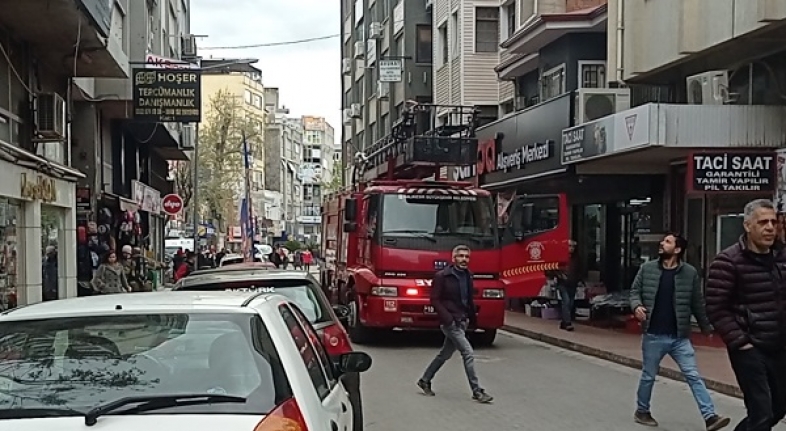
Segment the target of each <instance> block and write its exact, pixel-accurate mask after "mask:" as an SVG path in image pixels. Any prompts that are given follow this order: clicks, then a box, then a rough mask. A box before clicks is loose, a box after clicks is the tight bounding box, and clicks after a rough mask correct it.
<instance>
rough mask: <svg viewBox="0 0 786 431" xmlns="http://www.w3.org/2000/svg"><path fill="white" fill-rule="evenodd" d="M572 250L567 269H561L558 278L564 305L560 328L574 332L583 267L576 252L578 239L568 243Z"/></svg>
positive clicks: (561, 300)
mask: <svg viewBox="0 0 786 431" xmlns="http://www.w3.org/2000/svg"><path fill="white" fill-rule="evenodd" d="M568 250H569V251H570V261H569V262H568V267H567V268H565V271H564V272H563V271H561V272H560V275H559V277H558V279H557V286H558V288H559V296H560V304H561V306H562V313H561V315H562V320H561V321H560V324H559V328H560V329H563V330H565V331H569V332H572V331H573V330H574V329H575V328H574V327H573V321H574V320H576V292H577V291H578V289H579V282H580V281H581V267H580V261H579V255H578V253H576V241H573V240H570V242H569V243H568Z"/></svg>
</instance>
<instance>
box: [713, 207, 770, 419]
mask: <svg viewBox="0 0 786 431" xmlns="http://www.w3.org/2000/svg"><path fill="white" fill-rule="evenodd" d="M743 217H744V218H743V226H744V228H745V233H744V234H743V235H742V236H740V239H739V241H737V243H735V244H733V245H732V246H730V247H728V248H727V249H725V250H723V251H721V252H720V254H718V256H716V257H715V260H713V262H712V263H711V264H710V268H709V274H708V276H707V292H706V301H707V313H708V315H709V318H710V321H711V322H712V324H713V325H714V326H715V329H716V330H717V331H718V333H719V334H720V335H721V337H722V338H723V341H724V342H725V343H726V348H727V349H728V354H729V361H730V362H731V367H732V370H734V374H735V376H736V377H737V382H738V384H739V386H740V390H741V391H742V394H743V398H744V400H745V408H746V409H747V411H748V416H747V417H746V418H744V419H743V420H742V421H740V423H739V424H738V425H737V427H736V428H735V431H771V430H772V429H773V428H775V426H776V425H777V424H778V422H779V421H780V420H781V419H783V418H784V416H786V249H784V245H783V244H781V243H780V242H778V241H776V239H775V237H776V232H777V223H778V216H777V213H776V211H775V205H774V204H773V203H772V201H770V200H767V199H756V200H754V201H751V202H749V203H748V204H747V205H745V209H744V210H743Z"/></svg>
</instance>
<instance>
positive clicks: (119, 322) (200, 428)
mask: <svg viewBox="0 0 786 431" xmlns="http://www.w3.org/2000/svg"><path fill="white" fill-rule="evenodd" d="M228 352H231V354H227V353H228ZM370 366H371V357H369V356H368V355H367V354H365V353H362V352H347V353H345V354H342V355H341V356H340V357H339V358H338V361H332V360H331V359H330V358H329V356H328V354H327V350H326V348H325V346H324V345H323V344H322V342H321V341H320V339H319V336H318V335H317V333H316V330H315V329H314V327H313V326H312V325H311V324H310V323H309V321H308V319H307V318H306V316H305V315H304V313H303V312H302V310H301V309H300V308H299V307H298V305H297V304H296V303H295V302H293V301H291V300H289V299H288V298H287V297H286V296H283V295H277V294H269V293H258V292H239V291H235V292H210V293H208V292H198V293H196V292H151V293H137V294H134V295H100V296H92V297H86V298H73V299H64V300H60V301H52V302H43V303H39V304H35V305H31V306H26V307H19V308H16V309H13V310H9V311H6V312H3V313H0V388H2V391H0V429H8V430H14V431H38V430H41V429H57V430H61V431H71V430H74V431H76V430H85V429H89V427H92V426H94V425H96V424H98V425H99V427H98V428H100V429H102V430H106V431H114V430H118V431H120V430H128V429H172V430H181V429H187V430H190V431H213V430H216V429H233V430H234V429H238V430H255V431H274V430H275V431H278V430H282V429H292V430H302V431H308V430H310V431H321V430H330V429H336V430H344V429H351V428H352V427H353V423H352V421H353V413H352V405H351V402H350V400H349V397H348V395H347V393H346V389H345V387H344V385H343V383H342V382H341V379H340V377H341V376H342V375H343V374H345V373H348V372H352V373H359V372H363V371H365V370H367V369H368V368H369V367H370Z"/></svg>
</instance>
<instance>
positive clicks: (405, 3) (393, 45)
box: [341, 0, 433, 167]
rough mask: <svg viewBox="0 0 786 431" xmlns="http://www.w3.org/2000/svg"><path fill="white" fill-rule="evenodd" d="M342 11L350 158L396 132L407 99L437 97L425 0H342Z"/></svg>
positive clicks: (345, 126)
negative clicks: (396, 125) (392, 126)
mask: <svg viewBox="0 0 786 431" xmlns="http://www.w3.org/2000/svg"><path fill="white" fill-rule="evenodd" d="M341 17H342V26H341V41H342V43H341V68H342V74H343V80H342V85H341V91H342V107H343V109H344V111H343V133H342V143H343V151H344V156H343V160H344V161H345V162H346V161H351V160H352V157H353V156H354V154H355V153H357V152H358V151H363V150H364V149H365V148H367V147H369V146H371V145H372V144H373V143H375V142H377V141H378V140H380V139H382V138H383V137H385V136H386V135H387V134H388V133H389V132H390V128H391V124H393V123H394V122H395V121H396V120H398V119H399V113H400V112H401V108H402V107H403V103H404V101H405V100H415V101H418V102H422V103H431V101H432V94H431V93H432V79H433V77H432V71H431V65H432V58H433V55H432V49H431V48H432V47H431V45H432V31H431V27H432V25H431V22H432V19H431V7H430V6H429V5H428V2H424V1H423V0H397V1H396V0H354V1H353V0H342V1H341ZM348 166H349V165H347V167H348Z"/></svg>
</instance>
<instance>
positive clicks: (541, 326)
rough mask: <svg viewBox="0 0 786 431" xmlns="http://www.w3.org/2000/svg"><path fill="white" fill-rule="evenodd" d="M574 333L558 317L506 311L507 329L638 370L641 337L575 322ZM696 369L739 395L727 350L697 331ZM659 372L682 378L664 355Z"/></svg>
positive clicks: (721, 389) (708, 380) (709, 383)
mask: <svg viewBox="0 0 786 431" xmlns="http://www.w3.org/2000/svg"><path fill="white" fill-rule="evenodd" d="M575 327H576V330H575V331H574V332H567V331H563V330H561V329H559V321H558V320H545V319H540V318H535V317H529V316H527V315H525V314H524V313H520V312H515V311H508V312H507V313H506V315H505V327H504V328H503V329H505V330H506V331H510V332H513V333H515V334H519V335H523V336H525V337H528V338H532V339H535V340H538V341H542V342H544V343H547V344H552V345H555V346H558V347H562V348H565V349H568V350H573V351H576V352H579V353H583V354H586V355H590V356H595V357H598V358H601V359H605V360H608V361H612V362H616V363H618V364H621V365H625V366H628V367H632V368H637V369H641V337H640V336H639V335H635V334H630V333H626V332H624V331H622V330H615V329H602V328H595V327H592V326H589V325H586V324H582V323H581V322H578V323H577V324H576V325H575ZM694 346H695V348H696V359H697V361H698V364H699V372H700V373H701V375H702V376H703V377H704V381H705V382H706V384H707V387H708V388H710V389H712V390H714V391H717V392H720V393H723V394H726V395H731V396H734V397H738V398H741V397H742V394H741V392H740V390H739V388H738V387H737V381H736V379H735V378H734V373H733V372H732V370H731V366H730V365H729V360H728V356H726V349H725V348H723V347H722V344H721V343H719V341H718V340H717V338H714V339H712V340H709V339H707V338H706V337H704V336H702V335H701V334H697V337H696V339H695V341H694ZM660 375H661V376H663V377H667V378H670V379H674V380H680V381H684V379H683V378H682V374H681V373H680V371H679V368H678V367H677V365H676V364H675V363H674V361H672V360H671V358H669V357H666V358H665V359H664V361H663V363H662V364H661V369H660Z"/></svg>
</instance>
